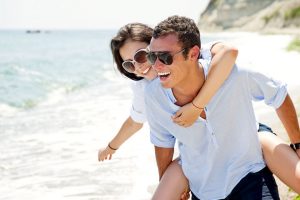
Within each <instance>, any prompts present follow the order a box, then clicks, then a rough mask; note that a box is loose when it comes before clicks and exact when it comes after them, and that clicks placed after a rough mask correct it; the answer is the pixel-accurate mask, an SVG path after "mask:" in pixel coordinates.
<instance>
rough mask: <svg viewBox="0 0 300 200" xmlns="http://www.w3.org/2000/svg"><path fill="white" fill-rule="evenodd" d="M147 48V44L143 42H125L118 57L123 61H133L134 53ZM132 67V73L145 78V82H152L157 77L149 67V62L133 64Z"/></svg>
mask: <svg viewBox="0 0 300 200" xmlns="http://www.w3.org/2000/svg"><path fill="white" fill-rule="evenodd" d="M147 46H148V44H147V43H145V42H137V41H132V40H127V41H126V43H125V44H124V45H123V46H122V47H121V48H120V55H121V57H122V59H123V60H124V61H133V57H134V55H135V53H136V52H137V51H138V50H140V49H145V48H146V47H147ZM134 66H135V70H134V72H133V73H134V74H136V75H137V76H139V77H143V78H146V79H147V80H152V79H154V78H156V77H157V74H156V72H155V70H154V69H153V68H152V67H151V65H150V63H149V62H145V63H143V64H140V63H137V62H135V63H134Z"/></svg>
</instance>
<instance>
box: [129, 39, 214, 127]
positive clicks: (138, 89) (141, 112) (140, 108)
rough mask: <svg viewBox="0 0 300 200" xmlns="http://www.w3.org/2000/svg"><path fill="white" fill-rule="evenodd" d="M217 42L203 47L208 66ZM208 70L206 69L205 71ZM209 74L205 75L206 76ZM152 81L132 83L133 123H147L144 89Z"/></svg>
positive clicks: (203, 54) (202, 51)
mask: <svg viewBox="0 0 300 200" xmlns="http://www.w3.org/2000/svg"><path fill="white" fill-rule="evenodd" d="M216 43H217V42H210V43H207V44H205V45H203V46H202V48H201V58H203V59H205V60H206V62H207V63H208V64H210V61H211V53H210V49H211V48H212V46H213V45H214V44H216ZM205 70H206V69H205ZM206 74H207V72H206V73H205V75H206ZM149 82H150V81H148V80H146V79H142V80H140V81H132V83H131V89H132V92H133V98H132V106H131V109H130V117H131V118H132V119H133V121H135V122H138V123H144V122H146V121H147V118H146V111H145V101H144V88H145V86H146V85H148V84H149Z"/></svg>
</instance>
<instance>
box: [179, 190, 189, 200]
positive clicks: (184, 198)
mask: <svg viewBox="0 0 300 200" xmlns="http://www.w3.org/2000/svg"><path fill="white" fill-rule="evenodd" d="M189 198H190V189H189V188H187V189H186V190H185V191H184V192H183V193H182V195H181V197H180V200H188V199H189Z"/></svg>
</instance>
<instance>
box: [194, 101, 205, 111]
mask: <svg viewBox="0 0 300 200" xmlns="http://www.w3.org/2000/svg"><path fill="white" fill-rule="evenodd" d="M192 105H193V106H194V107H196V108H198V109H199V110H203V109H204V108H201V107H198V106H196V105H195V104H194V102H193V101H192Z"/></svg>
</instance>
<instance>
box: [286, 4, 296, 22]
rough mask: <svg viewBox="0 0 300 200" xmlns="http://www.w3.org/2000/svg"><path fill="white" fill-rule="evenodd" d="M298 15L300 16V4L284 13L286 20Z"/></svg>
mask: <svg viewBox="0 0 300 200" xmlns="http://www.w3.org/2000/svg"><path fill="white" fill-rule="evenodd" d="M296 17H300V6H298V7H296V8H293V9H291V10H288V11H286V12H285V13H284V19H285V20H289V19H294V18H296Z"/></svg>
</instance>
